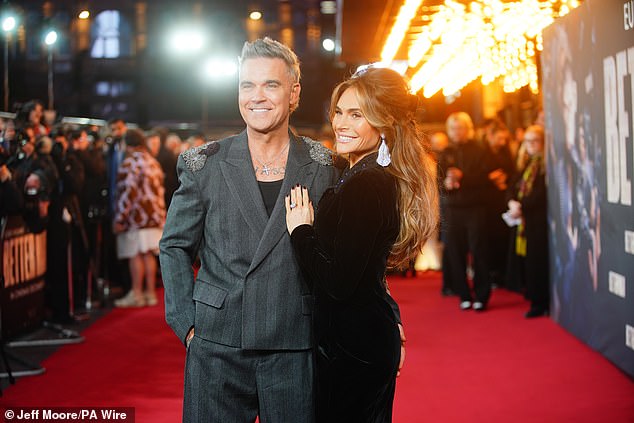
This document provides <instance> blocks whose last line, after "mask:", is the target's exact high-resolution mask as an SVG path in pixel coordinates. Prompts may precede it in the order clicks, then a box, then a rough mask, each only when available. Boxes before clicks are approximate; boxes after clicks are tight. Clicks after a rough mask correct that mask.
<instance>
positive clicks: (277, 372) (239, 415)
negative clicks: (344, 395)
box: [183, 336, 314, 423]
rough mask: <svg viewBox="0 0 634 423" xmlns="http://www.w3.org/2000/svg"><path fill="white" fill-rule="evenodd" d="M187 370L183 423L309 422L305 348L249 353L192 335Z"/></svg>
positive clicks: (310, 402)
mask: <svg viewBox="0 0 634 423" xmlns="http://www.w3.org/2000/svg"><path fill="white" fill-rule="evenodd" d="M186 370H187V371H186V375H187V377H186V378H185V404H184V407H183V421H184V422H219V423H226V422H232V423H233V422H253V421H255V416H256V415H259V417H260V422H262V423H288V422H292V423H312V422H313V421H314V418H313V415H314V412H313V398H312V380H313V365H312V354H311V352H310V350H305V351H288V352H271V351H248V350H243V349H239V348H233V347H227V346H224V345H220V344H216V343H213V342H208V341H205V340H203V339H201V338H199V337H197V336H195V337H194V339H193V340H192V342H191V344H190V346H189V348H188V351H187V361H186ZM210 381H214V383H209V382H210ZM298 384H299V385H300V388H301V389H298V386H297V385H298ZM203 398H204V399H207V401H203V400H202V399H203Z"/></svg>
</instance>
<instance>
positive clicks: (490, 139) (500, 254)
mask: <svg viewBox="0 0 634 423" xmlns="http://www.w3.org/2000/svg"><path fill="white" fill-rule="evenodd" d="M485 138H486V139H485V145H486V149H487V153H488V160H489V162H490V164H491V167H492V168H493V169H494V170H492V171H491V172H490V173H489V181H490V183H489V185H488V187H487V198H486V203H487V222H486V225H487V234H488V237H489V248H488V249H489V257H488V263H489V274H488V276H489V281H490V282H491V286H494V285H496V286H506V287H508V284H507V279H506V272H507V269H506V264H507V261H508V250H509V248H508V240H509V228H508V226H507V225H506V224H505V223H504V221H503V220H502V218H501V215H502V213H504V212H505V211H506V201H507V198H506V192H507V190H508V184H510V183H511V180H512V179H513V177H514V176H515V161H514V160H513V156H512V154H511V151H510V149H509V141H510V139H511V133H510V132H509V130H508V129H507V127H506V125H504V123H503V122H502V121H500V120H499V119H494V120H492V121H491V122H490V123H489V124H488V125H487V127H486V137H485Z"/></svg>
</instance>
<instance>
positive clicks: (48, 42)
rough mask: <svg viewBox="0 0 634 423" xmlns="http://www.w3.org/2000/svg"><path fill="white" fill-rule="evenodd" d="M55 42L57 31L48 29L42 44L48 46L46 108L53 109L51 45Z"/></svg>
mask: <svg viewBox="0 0 634 423" xmlns="http://www.w3.org/2000/svg"><path fill="white" fill-rule="evenodd" d="M56 42H57V32H56V31H55V30H50V31H49V32H48V33H47V34H46V37H44V44H46V45H47V46H48V110H53V102H54V96H53V45H54V44H55V43H56Z"/></svg>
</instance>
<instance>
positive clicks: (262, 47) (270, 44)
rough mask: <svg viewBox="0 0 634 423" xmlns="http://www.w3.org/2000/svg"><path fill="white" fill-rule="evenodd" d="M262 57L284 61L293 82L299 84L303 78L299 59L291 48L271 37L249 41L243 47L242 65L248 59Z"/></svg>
mask: <svg viewBox="0 0 634 423" xmlns="http://www.w3.org/2000/svg"><path fill="white" fill-rule="evenodd" d="M261 57H266V58H270V59H282V60H283V61H284V63H286V67H287V68H288V73H289V75H290V76H291V80H292V81H293V82H299V78H300V77H301V73H300V70H299V59H298V58H297V55H296V54H295V53H294V52H293V50H291V49H290V48H289V47H287V46H285V45H284V44H282V43H280V42H279V41H276V40H273V39H271V38H269V37H264V38H258V39H257V40H255V41H247V42H245V43H244V46H243V47H242V54H240V64H242V63H243V62H244V61H245V60H247V59H257V58H261Z"/></svg>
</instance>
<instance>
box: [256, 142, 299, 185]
mask: <svg viewBox="0 0 634 423" xmlns="http://www.w3.org/2000/svg"><path fill="white" fill-rule="evenodd" d="M290 143H291V142H290V141H289V142H288V143H287V144H286V147H284V148H283V149H282V151H280V152H279V153H278V154H277V156H275V157H274V158H273V159H272V160H269V162H268V163H262V161H260V159H258V158H257V157H255V154H253V153H251V156H253V158H254V159H255V161H256V162H258V163H259V164H260V166H262V171H261V172H262V175H266V176H269V174H270V173H271V168H270V167H269V165H272V164H273V163H274V162H275V161H276V160H277V159H279V158H280V157H281V156H282V154H284V152H285V151H286V149H287V148H288V146H289V144H290Z"/></svg>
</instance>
